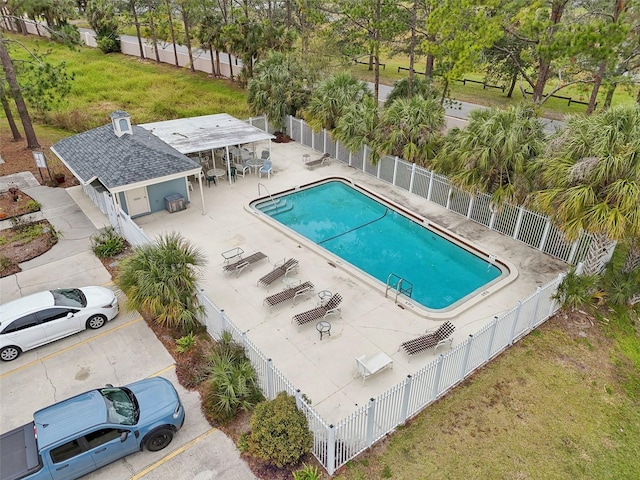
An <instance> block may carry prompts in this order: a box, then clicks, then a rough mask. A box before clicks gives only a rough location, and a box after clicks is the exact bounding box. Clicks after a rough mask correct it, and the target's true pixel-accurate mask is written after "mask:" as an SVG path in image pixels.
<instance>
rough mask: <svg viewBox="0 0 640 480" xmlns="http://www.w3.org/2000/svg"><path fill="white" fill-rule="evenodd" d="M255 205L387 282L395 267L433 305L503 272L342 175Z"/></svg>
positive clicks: (414, 295) (416, 297) (441, 306)
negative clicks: (395, 209) (360, 189)
mask: <svg viewBox="0 0 640 480" xmlns="http://www.w3.org/2000/svg"><path fill="white" fill-rule="evenodd" d="M253 206H254V208H257V209H258V210H260V211H262V212H263V213H265V214H267V215H269V216H270V217H272V218H273V219H275V220H277V221H278V222H280V223H282V224H283V225H285V226H287V227H288V228H290V229H292V230H294V231H295V232H297V233H299V234H300V235H302V236H304V237H306V238H308V239H309V240H311V241H313V242H315V243H317V244H318V245H320V246H321V247H323V248H325V249H326V250H328V251H330V252H332V253H334V254H335V255H337V256H339V257H341V258H342V259H344V260H345V261H347V262H349V263H351V264H352V265H354V266H356V267H357V268H359V269H360V270H362V271H364V272H365V273H368V274H369V275H371V276H373V277H375V278H376V279H378V280H380V281H381V282H382V283H383V284H386V282H387V278H388V276H389V274H391V273H393V274H395V275H397V276H399V277H400V278H403V279H406V280H408V281H409V282H411V283H412V284H413V292H412V295H411V298H412V299H413V300H414V301H415V302H417V303H419V304H421V305H423V306H425V307H427V308H430V309H446V308H447V307H450V306H451V305H452V304H454V303H456V302H458V301H459V300H461V299H462V298H464V297H466V296H467V295H469V294H471V293H472V292H474V291H476V290H478V289H479V288H481V287H483V286H484V285H486V284H487V283H489V282H491V281H492V280H494V279H496V278H498V277H499V276H500V275H501V273H502V272H501V270H500V269H499V268H497V267H496V266H495V265H493V264H491V263H489V262H487V261H486V260H484V259H482V258H480V257H478V256H477V255H474V254H473V253H471V252H469V251H467V250H465V249H464V248H461V247H460V246H458V245H456V244H455V243H452V242H451V241H449V240H447V239H445V238H443V237H442V236H440V235H438V234H437V233H434V232H432V231H431V230H429V229H427V228H425V227H423V226H421V225H419V224H418V223H416V222H414V221H412V220H411V219H409V218H407V217H405V216H404V215H401V214H399V213H397V212H396V211H394V210H392V209H390V208H387V207H386V206H385V205H383V204H382V203H380V202H378V201H376V200H375V199H373V198H371V197H369V196H367V195H365V194H363V193H361V192H360V191H358V190H356V189H354V188H352V187H350V186H349V185H346V184H344V183H342V182H340V181H330V182H327V183H322V184H318V185H315V186H311V187H309V188H305V189H301V190H298V191H296V192H293V193H288V194H285V195H283V196H280V197H277V198H275V199H274V200H271V199H269V200H267V201H261V202H259V203H257V204H254V205H253ZM276 207H277V208H276Z"/></svg>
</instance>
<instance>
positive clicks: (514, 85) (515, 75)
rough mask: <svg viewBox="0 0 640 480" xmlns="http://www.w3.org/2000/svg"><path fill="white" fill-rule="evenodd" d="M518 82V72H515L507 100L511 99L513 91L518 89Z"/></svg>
mask: <svg viewBox="0 0 640 480" xmlns="http://www.w3.org/2000/svg"><path fill="white" fill-rule="evenodd" d="M517 81H518V72H513V75H512V76H511V85H509V91H508V92H507V98H511V95H513V90H514V89H515V88H516V82H517Z"/></svg>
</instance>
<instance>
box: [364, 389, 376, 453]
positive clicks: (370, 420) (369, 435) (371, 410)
mask: <svg viewBox="0 0 640 480" xmlns="http://www.w3.org/2000/svg"><path fill="white" fill-rule="evenodd" d="M375 416H376V401H375V399H373V398H370V399H369V404H368V405H367V431H366V433H365V439H364V441H365V445H366V446H367V447H370V446H371V445H373V426H374V425H375V422H374V420H375Z"/></svg>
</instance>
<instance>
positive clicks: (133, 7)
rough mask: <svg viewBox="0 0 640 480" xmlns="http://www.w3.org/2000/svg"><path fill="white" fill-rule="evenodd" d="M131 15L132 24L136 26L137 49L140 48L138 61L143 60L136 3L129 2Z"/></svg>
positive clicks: (131, 0)
mask: <svg viewBox="0 0 640 480" xmlns="http://www.w3.org/2000/svg"><path fill="white" fill-rule="evenodd" d="M129 6H130V7H131V14H132V15H133V23H134V24H135V26H136V35H137V36H138V47H139V48H140V60H144V47H143V46H142V35H141V34H140V22H139V21H138V12H136V1H135V0H129Z"/></svg>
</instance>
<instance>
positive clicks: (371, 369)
mask: <svg viewBox="0 0 640 480" xmlns="http://www.w3.org/2000/svg"><path fill="white" fill-rule="evenodd" d="M356 367H358V371H357V372H356V373H355V374H354V377H355V376H356V375H361V376H362V386H363V387H364V381H365V380H366V379H367V378H368V377H370V376H371V375H375V374H376V373H378V372H381V371H382V370H384V369H385V368H387V367H391V368H393V359H392V358H391V357H390V356H389V355H387V354H386V353H384V352H380V353H378V354H377V355H374V356H373V357H367V356H366V355H361V356H359V357H356Z"/></svg>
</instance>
